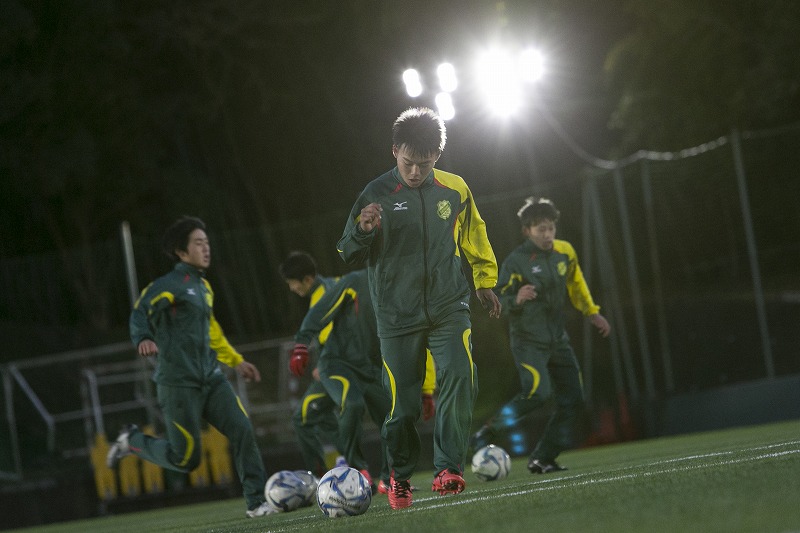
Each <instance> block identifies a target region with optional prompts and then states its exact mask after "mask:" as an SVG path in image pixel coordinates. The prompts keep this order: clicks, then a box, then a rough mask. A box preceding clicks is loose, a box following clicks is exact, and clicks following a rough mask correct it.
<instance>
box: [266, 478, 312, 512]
mask: <svg viewBox="0 0 800 533" xmlns="http://www.w3.org/2000/svg"><path fill="white" fill-rule="evenodd" d="M307 492H308V486H307V485H306V484H305V482H304V481H303V480H302V479H300V478H299V477H297V475H296V474H295V473H294V472H292V471H291V470H281V471H280V472H275V473H274V474H272V475H271V476H270V478H269V479H268V480H267V484H266V486H265V487H264V497H265V498H266V499H267V502H268V503H269V504H270V505H272V506H273V507H275V508H276V509H280V510H281V511H283V512H285V513H288V512H289V511H294V510H295V509H297V508H298V507H300V506H301V505H302V504H303V500H304V499H305V495H306V493H307Z"/></svg>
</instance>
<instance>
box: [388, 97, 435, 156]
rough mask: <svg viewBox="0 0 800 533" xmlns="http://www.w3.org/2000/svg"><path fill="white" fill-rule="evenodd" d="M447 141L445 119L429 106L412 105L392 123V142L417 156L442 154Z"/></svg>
mask: <svg viewBox="0 0 800 533" xmlns="http://www.w3.org/2000/svg"><path fill="white" fill-rule="evenodd" d="M446 142H447V129H446V128H445V126H444V120H442V117H440V116H439V115H438V114H437V113H436V111H434V110H433V109H430V108H428V107H410V108H408V109H406V110H405V111H403V112H402V113H400V116H399V117H397V119H396V120H395V121H394V124H393V125H392V144H393V145H394V146H396V147H398V148H401V147H403V146H405V147H406V148H407V149H408V150H409V151H410V152H411V153H412V154H413V155H416V156H428V155H430V154H441V153H442V152H443V151H444V145H445V143H446Z"/></svg>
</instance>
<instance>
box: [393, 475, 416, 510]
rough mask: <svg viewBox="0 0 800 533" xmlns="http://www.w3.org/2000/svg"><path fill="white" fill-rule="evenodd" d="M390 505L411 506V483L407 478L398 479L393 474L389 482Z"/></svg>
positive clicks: (397, 507)
mask: <svg viewBox="0 0 800 533" xmlns="http://www.w3.org/2000/svg"><path fill="white" fill-rule="evenodd" d="M389 507H391V508H392V509H405V508H406V507H411V483H409V481H408V480H407V479H405V480H402V481H398V480H396V479H394V476H392V480H391V481H390V483H389Z"/></svg>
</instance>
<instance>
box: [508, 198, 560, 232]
mask: <svg viewBox="0 0 800 533" xmlns="http://www.w3.org/2000/svg"><path fill="white" fill-rule="evenodd" d="M517 216H518V217H519V222H520V224H522V227H524V228H525V227H528V226H535V225H536V224H538V223H539V222H541V221H542V220H552V221H553V222H558V217H559V216H561V213H560V212H559V211H558V209H556V206H555V204H554V203H553V202H552V200H550V199H548V198H536V197H535V196H530V197H528V198H526V199H525V204H524V205H523V206H522V207H520V208H519V211H517Z"/></svg>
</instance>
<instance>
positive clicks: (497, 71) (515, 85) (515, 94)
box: [477, 48, 522, 116]
mask: <svg viewBox="0 0 800 533" xmlns="http://www.w3.org/2000/svg"><path fill="white" fill-rule="evenodd" d="M477 76H478V84H479V86H480V87H481V89H482V91H483V93H484V96H485V97H486V101H487V103H488V104H489V107H490V109H492V111H494V112H495V113H496V114H498V115H501V116H509V115H511V114H513V113H514V112H516V111H517V110H518V109H519V108H520V107H521V106H522V83H521V81H522V80H521V79H520V76H519V64H518V62H517V61H515V58H514V57H513V56H512V55H511V54H510V53H508V52H507V51H505V50H502V49H499V48H495V49H492V50H489V51H487V52H485V53H484V54H482V55H481V56H480V57H479V58H478V63H477Z"/></svg>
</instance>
